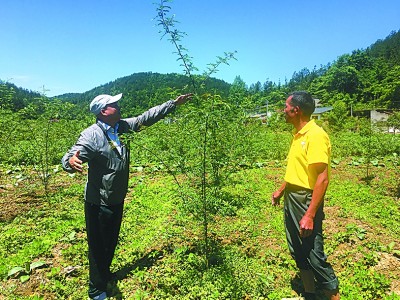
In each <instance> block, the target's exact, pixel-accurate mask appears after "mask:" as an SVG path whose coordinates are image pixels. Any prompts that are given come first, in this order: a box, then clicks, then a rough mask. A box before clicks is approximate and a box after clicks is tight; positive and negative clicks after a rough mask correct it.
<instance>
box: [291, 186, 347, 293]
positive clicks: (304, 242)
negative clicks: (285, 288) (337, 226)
mask: <svg viewBox="0 0 400 300" xmlns="http://www.w3.org/2000/svg"><path fill="white" fill-rule="evenodd" d="M311 197H312V191H311V190H304V189H298V188H296V187H293V186H290V185H287V187H286V189H285V195H284V200H285V202H284V212H285V229H286V238H287V242H288V246H289V251H290V254H291V255H292V257H293V259H294V260H295V261H296V265H297V267H298V268H299V269H302V270H311V271H312V272H313V273H314V277H315V279H316V281H317V283H318V285H319V287H321V288H322V289H324V290H335V289H337V288H338V285H339V281H338V279H337V277H336V275H335V273H334V271H333V269H332V266H331V265H330V264H329V263H328V262H327V257H326V255H325V253H324V240H323V236H322V221H323V219H324V212H323V204H322V205H321V206H320V207H319V209H318V211H317V213H316V215H315V218H314V230H313V233H312V234H311V236H309V237H306V238H302V237H300V233H299V230H300V224H299V223H300V220H301V218H302V217H303V216H304V214H305V213H306V211H307V209H308V207H309V205H310V202H311Z"/></svg>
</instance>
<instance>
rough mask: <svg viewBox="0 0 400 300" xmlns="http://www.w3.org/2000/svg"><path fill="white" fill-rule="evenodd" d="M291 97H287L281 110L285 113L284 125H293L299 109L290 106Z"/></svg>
mask: <svg viewBox="0 0 400 300" xmlns="http://www.w3.org/2000/svg"><path fill="white" fill-rule="evenodd" d="M292 97H293V96H289V98H287V99H286V102H285V109H284V110H283V111H284V113H285V120H286V123H293V120H294V118H295V117H296V116H297V111H298V109H299V108H298V107H297V106H292Z"/></svg>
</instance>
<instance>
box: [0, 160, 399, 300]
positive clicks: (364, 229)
mask: <svg viewBox="0 0 400 300" xmlns="http://www.w3.org/2000/svg"><path fill="white" fill-rule="evenodd" d="M149 169H151V168H144V169H143V170H140V172H138V171H137V170H136V169H133V170H132V172H131V175H132V176H131V179H130V192H129V194H128V197H127V199H126V206H125V212H124V220H123V224H122V229H121V236H120V243H119V246H118V248H117V252H116V255H115V259H114V261H113V270H114V271H115V272H116V274H117V277H118V279H119V280H118V282H117V284H116V285H115V286H114V287H112V289H113V294H114V297H112V299H281V298H283V297H291V296H292V297H293V296H296V295H298V294H300V293H301V292H302V287H301V284H300V281H299V277H298V273H297V271H296V268H295V264H294V262H293V260H292V259H291V257H290V255H289V253H288V250H287V246H286V241H285V236H284V228H283V220H282V208H281V207H280V208H277V207H272V206H271V205H270V195H271V193H272V192H273V191H274V189H275V188H276V187H277V186H278V184H279V183H280V182H281V179H282V176H283V172H284V170H283V167H282V163H281V162H279V161H274V162H266V163H263V164H258V167H254V168H247V169H243V170H241V171H240V172H238V173H235V174H234V175H233V176H232V178H231V180H230V185H229V186H227V187H226V189H225V191H224V192H225V193H226V194H227V195H229V198H230V199H231V200H232V203H234V206H232V209H231V211H230V213H229V214H222V215H221V214H220V215H216V216H215V218H214V221H213V222H212V223H211V224H210V225H209V226H210V227H209V238H210V241H211V243H212V249H213V251H212V255H211V259H210V264H209V267H208V268H206V265H205V262H204V255H203V254H202V251H201V245H202V243H203V234H202V226H201V224H200V223H199V221H197V220H196V219H195V218H193V216H192V215H190V214H188V213H186V212H185V210H184V209H182V205H181V204H182V200H181V199H180V197H179V196H178V195H179V193H178V191H177V187H176V185H175V183H174V181H173V179H172V178H171V176H168V175H166V174H165V173H163V172H161V171H150V170H149ZM0 174H1V177H0V203H1V208H2V209H1V211H0V222H1V234H0V257H1V262H0V279H1V282H0V299H86V298H87V296H86V292H87V286H86V285H87V279H88V262H87V258H86V254H87V245H86V240H85V239H86V232H85V226H84V216H83V186H84V183H85V180H86V178H85V176H79V175H77V176H74V177H71V176H69V175H68V174H66V173H63V172H61V171H58V172H57V170H55V173H54V180H53V181H52V183H51V185H50V188H51V192H50V196H49V197H47V198H46V197H45V196H44V195H43V193H42V192H40V191H41V189H40V186H39V185H38V183H37V181H36V180H34V179H33V178H34V176H33V174H32V173H31V171H29V170H27V169H23V168H15V169H11V168H7V167H5V166H3V167H1V173H0ZM325 213H326V220H325V223H324V229H325V241H326V245H325V250H326V252H327V254H328V255H329V262H330V263H331V264H332V265H333V266H334V269H335V270H336V273H337V275H338V277H339V281H340V289H341V293H342V299H349V300H354V299H400V211H399V171H398V170H397V169H396V168H394V167H391V166H390V163H389V162H387V163H386V164H385V165H383V164H381V165H377V166H371V167H370V170H369V176H368V177H366V176H365V167H364V166H363V165H357V164H354V163H352V161H351V159H348V160H343V161H340V162H336V165H335V168H334V169H333V170H332V181H331V184H330V187H329V190H328V193H327V195H326V203H325ZM318 297H319V299H324V298H323V297H322V295H320V294H319V295H318Z"/></svg>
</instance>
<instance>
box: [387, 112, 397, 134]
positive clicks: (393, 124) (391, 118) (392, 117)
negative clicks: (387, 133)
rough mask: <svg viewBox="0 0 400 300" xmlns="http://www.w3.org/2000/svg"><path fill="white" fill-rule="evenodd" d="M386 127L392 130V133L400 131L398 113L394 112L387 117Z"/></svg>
mask: <svg viewBox="0 0 400 300" xmlns="http://www.w3.org/2000/svg"><path fill="white" fill-rule="evenodd" d="M387 125H388V126H389V127H391V128H393V133H395V132H396V131H397V130H400V112H394V113H393V114H391V115H390V116H389V117H388V120H387Z"/></svg>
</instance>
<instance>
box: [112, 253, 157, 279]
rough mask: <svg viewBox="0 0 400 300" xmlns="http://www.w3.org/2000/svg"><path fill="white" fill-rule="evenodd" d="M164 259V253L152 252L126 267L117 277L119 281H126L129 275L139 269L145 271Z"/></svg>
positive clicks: (118, 272)
mask: <svg viewBox="0 0 400 300" xmlns="http://www.w3.org/2000/svg"><path fill="white" fill-rule="evenodd" d="M162 257H163V252H160V251H158V250H152V251H150V252H149V253H147V254H146V255H144V256H143V257H142V258H140V259H138V260H136V261H135V262H133V263H131V264H128V265H126V266H125V267H123V268H122V269H120V270H118V271H117V272H116V273H115V275H116V277H117V280H122V279H125V278H126V277H127V276H128V274H129V273H131V272H132V271H134V270H136V269H139V270H144V269H147V268H151V267H152V266H153V265H154V264H155V263H156V261H157V260H159V259H161V258H162Z"/></svg>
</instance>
